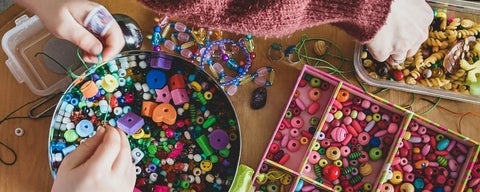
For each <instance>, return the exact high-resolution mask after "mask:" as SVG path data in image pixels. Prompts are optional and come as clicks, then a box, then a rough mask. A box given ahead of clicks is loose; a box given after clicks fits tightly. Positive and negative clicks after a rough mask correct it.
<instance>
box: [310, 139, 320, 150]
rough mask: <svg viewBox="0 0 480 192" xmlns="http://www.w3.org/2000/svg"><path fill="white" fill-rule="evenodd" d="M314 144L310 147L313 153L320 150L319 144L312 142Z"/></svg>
mask: <svg viewBox="0 0 480 192" xmlns="http://www.w3.org/2000/svg"><path fill="white" fill-rule="evenodd" d="M314 142H315V143H313V145H312V150H313V151H318V150H319V149H320V147H321V146H320V143H319V142H317V141H314Z"/></svg>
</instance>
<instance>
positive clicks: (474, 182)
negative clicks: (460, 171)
mask: <svg viewBox="0 0 480 192" xmlns="http://www.w3.org/2000/svg"><path fill="white" fill-rule="evenodd" d="M479 184H480V178H474V179H472V180H471V181H470V182H468V187H475V186H477V187H478V185H479Z"/></svg>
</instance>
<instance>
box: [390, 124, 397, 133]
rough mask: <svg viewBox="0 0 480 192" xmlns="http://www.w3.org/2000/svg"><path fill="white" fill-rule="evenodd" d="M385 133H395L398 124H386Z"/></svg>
mask: <svg viewBox="0 0 480 192" xmlns="http://www.w3.org/2000/svg"><path fill="white" fill-rule="evenodd" d="M387 131H388V133H390V134H394V133H396V132H397V131H398V124H396V123H390V124H388V127H387Z"/></svg>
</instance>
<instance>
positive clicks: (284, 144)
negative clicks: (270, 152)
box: [280, 135, 290, 147]
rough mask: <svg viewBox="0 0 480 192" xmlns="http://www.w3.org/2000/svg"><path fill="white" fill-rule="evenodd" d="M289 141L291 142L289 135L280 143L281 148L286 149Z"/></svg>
mask: <svg viewBox="0 0 480 192" xmlns="http://www.w3.org/2000/svg"><path fill="white" fill-rule="evenodd" d="M289 140H290V137H288V135H285V137H283V139H282V141H281V142H280V146H281V147H286V146H287V144H288V141H289Z"/></svg>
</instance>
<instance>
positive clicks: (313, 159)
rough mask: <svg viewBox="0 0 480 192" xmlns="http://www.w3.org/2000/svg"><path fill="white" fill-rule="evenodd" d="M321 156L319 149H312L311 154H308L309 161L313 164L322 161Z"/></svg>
mask: <svg viewBox="0 0 480 192" xmlns="http://www.w3.org/2000/svg"><path fill="white" fill-rule="evenodd" d="M320 158H321V156H320V153H318V152H317V151H311V152H310V155H309V156H308V163H310V164H312V165H314V164H317V163H318V161H320Z"/></svg>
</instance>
